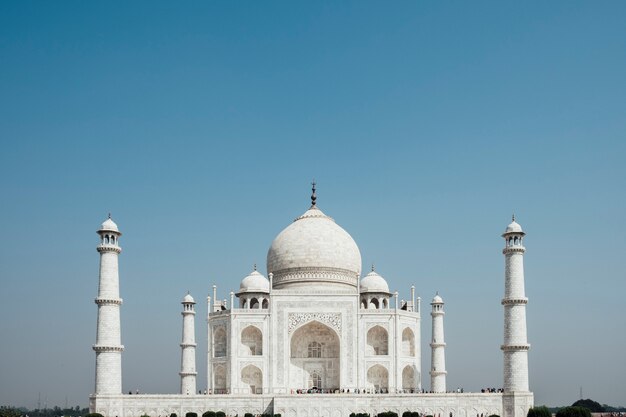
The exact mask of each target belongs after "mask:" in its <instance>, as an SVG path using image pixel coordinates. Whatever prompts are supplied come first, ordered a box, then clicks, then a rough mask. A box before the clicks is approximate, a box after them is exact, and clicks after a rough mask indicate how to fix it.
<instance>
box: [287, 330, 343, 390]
mask: <svg viewBox="0 0 626 417" xmlns="http://www.w3.org/2000/svg"><path fill="white" fill-rule="evenodd" d="M339 370H340V342H339V335H338V334H337V332H336V331H335V330H334V329H332V328H331V327H329V326H327V325H325V324H323V323H320V322H318V321H316V320H314V321H310V322H308V323H306V324H304V325H302V326H300V327H298V328H297V329H296V330H295V331H294V332H293V333H292V335H291V340H290V371H289V372H290V376H289V381H290V382H289V383H290V385H291V386H290V388H292V389H302V388H309V385H310V383H315V384H319V385H315V386H316V387H317V388H323V389H338V388H339V387H340V385H339V382H340V381H339V379H340V378H339Z"/></svg>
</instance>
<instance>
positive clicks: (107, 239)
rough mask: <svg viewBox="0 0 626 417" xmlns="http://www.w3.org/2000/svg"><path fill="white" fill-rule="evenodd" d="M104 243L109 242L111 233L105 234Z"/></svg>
mask: <svg viewBox="0 0 626 417" xmlns="http://www.w3.org/2000/svg"><path fill="white" fill-rule="evenodd" d="M104 243H106V244H108V243H109V235H105V236H104Z"/></svg>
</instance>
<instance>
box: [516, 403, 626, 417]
mask: <svg viewBox="0 0 626 417" xmlns="http://www.w3.org/2000/svg"><path fill="white" fill-rule="evenodd" d="M624 411H626V407H624V406H619V407H611V406H610V405H606V404H600V403H598V402H596V401H593V400H590V399H586V400H578V401H576V402H575V403H574V404H572V405H571V406H569V407H546V406H539V407H533V408H531V409H530V410H528V414H527V417H551V416H552V414H555V415H556V417H591V413H614V412H624Z"/></svg>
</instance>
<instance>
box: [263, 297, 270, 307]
mask: <svg viewBox="0 0 626 417" xmlns="http://www.w3.org/2000/svg"><path fill="white" fill-rule="evenodd" d="M269 304H270V303H269V301H268V300H267V298H266V299H265V300H263V305H262V308H264V309H265V310H267V309H268V307H269Z"/></svg>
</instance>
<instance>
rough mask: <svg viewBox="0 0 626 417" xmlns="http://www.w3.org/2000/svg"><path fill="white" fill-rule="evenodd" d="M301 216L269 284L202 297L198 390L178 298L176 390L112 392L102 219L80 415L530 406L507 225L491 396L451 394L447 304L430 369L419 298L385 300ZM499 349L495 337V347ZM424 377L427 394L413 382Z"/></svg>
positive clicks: (386, 293) (522, 411) (337, 235)
mask: <svg viewBox="0 0 626 417" xmlns="http://www.w3.org/2000/svg"><path fill="white" fill-rule="evenodd" d="M316 198H317V197H316V194H315V186H314V187H313V195H312V196H311V206H310V208H309V209H308V210H306V211H305V212H304V213H303V214H302V215H301V216H299V217H297V218H296V219H295V220H294V221H293V222H292V223H291V224H289V225H288V226H287V227H286V228H285V229H284V230H283V231H281V232H280V233H279V234H278V236H276V238H275V239H274V241H273V242H272V244H271V246H270V248H269V251H268V254H267V276H264V275H263V274H262V273H261V272H259V271H257V268H256V266H255V268H254V270H253V271H252V272H250V274H249V275H248V276H246V277H245V278H243V280H242V281H241V284H240V286H239V289H238V290H237V291H233V292H230V294H229V295H228V296H227V297H226V298H223V299H221V300H218V296H217V288H216V287H215V286H213V288H212V296H209V297H207V314H206V318H207V320H206V328H205V330H206V333H204V336H205V337H207V340H208V343H207V346H208V349H207V352H202V354H206V355H207V364H208V366H207V369H206V370H203V371H205V372H206V375H207V381H208V384H207V386H206V387H198V386H197V384H196V376H197V371H198V370H197V369H196V342H195V340H196V336H195V330H196V329H195V316H196V308H195V307H196V306H195V304H196V303H195V301H194V299H193V297H192V296H191V295H189V294H187V295H186V296H185V297H184V299H183V301H182V316H183V319H182V322H183V323H182V325H183V336H182V341H181V344H180V346H181V351H182V352H181V371H180V381H181V384H180V387H181V388H180V392H178V393H175V394H139V395H136V394H133V395H126V394H123V392H122V365H121V363H122V362H121V355H122V351H123V349H124V347H123V346H122V344H121V335H120V307H121V304H122V299H121V298H120V294H119V273H118V256H119V254H120V253H121V247H120V246H119V238H120V236H121V233H120V231H119V229H118V226H117V225H116V224H115V223H114V222H113V220H112V219H111V218H110V217H109V218H108V219H107V220H106V221H105V222H104V223H103V224H102V226H101V228H100V230H98V234H99V235H100V244H99V245H98V247H97V249H98V252H99V253H100V279H99V287H98V296H97V298H96V300H95V302H96V304H97V306H98V328H97V338H96V344H95V345H94V346H93V349H94V351H95V352H96V376H95V393H94V394H92V395H91V396H90V410H91V411H92V412H98V413H101V414H103V415H104V416H105V417H139V416H142V415H149V416H151V417H166V416H169V415H170V414H171V413H177V415H178V416H179V417H184V416H185V414H186V413H187V412H195V413H198V415H199V416H200V415H202V413H204V412H205V411H223V412H225V413H226V415H231V416H235V415H239V416H243V415H244V414H245V413H253V414H262V413H275V414H281V415H282V416H288V417H295V416H305V417H320V416H328V417H340V416H348V415H349V414H350V413H352V412H355V413H358V412H366V413H370V414H371V415H372V416H374V415H376V414H377V413H379V412H384V411H395V412H397V413H398V415H399V416H401V415H402V413H403V412H404V411H417V412H420V413H423V414H424V415H434V416H436V417H457V416H458V417H475V416H478V417H487V416H489V415H491V414H497V415H499V416H502V417H525V416H526V413H527V411H528V409H529V408H530V407H532V405H533V394H532V393H531V392H530V390H529V385H528V349H529V348H530V345H529V344H528V343H527V340H526V304H527V301H528V300H527V298H526V296H525V293H524V268H523V255H524V252H525V248H524V246H523V239H524V235H525V233H524V232H523V231H522V228H521V226H520V225H519V224H518V223H516V222H515V219H513V222H512V223H511V224H509V225H508V226H507V228H506V230H505V232H504V234H503V235H502V236H503V237H504V241H505V247H504V249H503V254H504V257H505V273H504V284H505V285H504V287H505V294H504V298H503V299H502V305H503V307H504V343H503V344H502V345H501V349H502V351H503V355H504V375H503V382H502V386H503V387H504V389H503V390H502V392H500V391H499V392H481V393H466V392H462V393H461V392H448V390H447V387H446V375H447V370H446V364H445V346H446V343H445V339H444V317H445V311H444V302H443V299H442V298H441V297H440V296H439V295H438V294H437V295H436V296H435V297H434V298H433V300H432V302H431V303H430V306H429V307H430V308H429V311H428V313H430V316H431V322H430V324H431V325H432V339H431V343H430V347H431V352H430V353H431V355H430V356H431V361H430V369H428V370H427V372H426V373H424V372H423V370H422V368H421V361H422V359H421V358H422V352H421V349H420V346H421V343H420V341H421V340H420V338H421V319H422V309H421V303H420V299H419V298H417V299H416V297H415V289H414V287H411V290H410V294H408V297H407V298H408V299H407V300H406V301H404V300H399V299H398V293H397V292H391V291H390V290H389V285H388V284H387V281H386V280H385V279H384V278H383V277H382V276H381V275H379V274H378V273H377V272H376V271H375V270H374V268H373V267H372V269H371V271H368V272H367V273H362V271H361V265H362V262H361V254H360V252H359V248H358V246H357V244H356V243H355V241H354V240H353V239H352V237H351V236H350V235H349V234H348V232H346V231H345V230H344V229H342V228H341V226H339V225H338V224H337V223H336V222H335V221H334V220H333V219H332V218H331V217H329V216H327V215H326V214H324V213H323V212H322V210H320V209H319V208H318V207H317V203H316ZM495 343H497V341H495V340H494V344H495ZM425 378H430V384H428V386H429V392H424V390H423V382H424V379H425Z"/></svg>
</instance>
